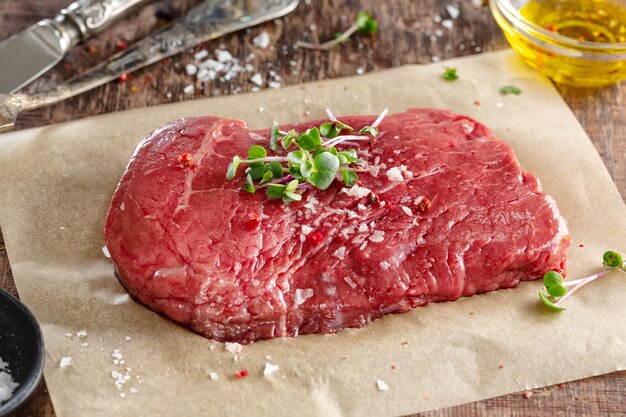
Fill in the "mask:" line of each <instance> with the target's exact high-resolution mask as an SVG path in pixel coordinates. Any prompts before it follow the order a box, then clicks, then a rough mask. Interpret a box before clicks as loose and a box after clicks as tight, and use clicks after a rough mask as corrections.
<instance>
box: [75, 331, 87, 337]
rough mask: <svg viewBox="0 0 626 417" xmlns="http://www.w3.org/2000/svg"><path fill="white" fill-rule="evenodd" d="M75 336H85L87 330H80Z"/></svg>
mask: <svg viewBox="0 0 626 417" xmlns="http://www.w3.org/2000/svg"><path fill="white" fill-rule="evenodd" d="M76 336H77V337H87V330H81V331H79V332H77V333H76Z"/></svg>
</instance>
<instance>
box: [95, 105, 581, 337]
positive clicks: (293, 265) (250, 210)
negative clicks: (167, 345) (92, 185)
mask: <svg viewBox="0 0 626 417" xmlns="http://www.w3.org/2000/svg"><path fill="white" fill-rule="evenodd" d="M374 119H375V116H350V117H342V118H340V120H342V121H343V122H344V123H347V124H349V125H352V126H353V127H355V128H356V129H357V130H358V129H359V128H361V127H363V126H366V125H368V124H371V123H372V122H373V120H374ZM314 125H319V122H307V123H303V124H298V125H291V126H284V127H283V129H286V128H291V127H296V128H297V129H298V130H300V131H302V130H304V129H306V128H307V127H312V126H314ZM379 131H380V134H379V136H378V139H377V140H376V142H375V143H374V144H373V145H371V146H370V145H361V146H360V147H359V148H358V152H359V155H360V156H361V157H362V158H364V159H365V160H367V161H368V163H369V164H370V165H371V166H375V167H378V169H379V172H378V174H377V175H375V176H374V175H373V174H361V176H360V179H361V182H362V185H361V187H358V186H356V187H354V188H351V189H348V188H345V187H344V186H343V183H342V182H340V181H335V183H334V184H333V185H332V186H331V187H330V188H329V189H327V190H325V191H320V190H317V189H310V190H307V191H306V192H305V194H304V198H303V201H301V202H293V203H290V204H286V203H283V202H282V201H279V200H272V199H268V198H267V197H266V196H265V193H264V192H257V193H256V194H249V193H246V192H244V191H241V188H240V187H241V183H242V180H241V179H239V177H237V178H238V179H237V180H233V181H228V180H226V177H225V173H226V168H227V166H228V163H229V162H230V161H231V160H232V158H233V156H234V155H240V156H245V155H247V150H248V148H249V147H250V146H251V145H253V144H259V145H262V146H265V147H267V144H268V138H269V131H268V130H262V131H249V130H248V129H247V128H246V126H245V123H244V122H242V121H238V120H230V119H222V118H218V117H199V118H193V119H182V120H178V121H175V122H172V123H170V124H168V125H165V126H163V127H161V128H160V129H157V130H156V131H154V132H152V133H151V134H150V135H149V136H148V137H147V138H145V139H144V140H143V141H142V142H141V143H140V144H139V146H138V148H137V150H136V151H135V154H134V156H133V158H132V160H131V161H130V163H129V165H128V168H127V170H126V172H125V173H124V175H123V177H122V179H121V182H120V184H119V187H118V189H117V191H116V192H115V195H114V196H113V200H112V203H111V207H110V210H109V213H108V216H107V219H106V225H105V230H104V232H105V239H106V245H107V248H108V250H109V252H110V253H111V257H112V259H113V261H114V262H115V266H116V270H117V275H118V277H119V279H120V281H121V282H122V284H123V285H124V286H125V287H126V288H127V290H128V291H129V292H130V293H131V294H132V295H133V296H134V297H136V299H138V300H140V301H141V302H142V303H144V304H145V305H147V306H149V307H150V308H152V309H153V310H155V311H158V312H162V313H164V314H165V315H167V316H169V317H170V318H172V319H173V320H175V321H177V322H179V323H181V324H183V325H185V326H187V327H189V328H190V329H192V330H193V331H195V332H197V333H199V334H201V335H204V336H206V337H209V338H212V339H215V340H219V341H238V342H241V343H248V342H252V341H255V340H259V339H269V338H273V337H282V336H295V335H298V334H304V333H334V332H337V331H339V330H341V329H343V328H346V327H361V326H364V325H366V324H367V323H369V322H370V321H372V320H374V319H376V318H378V317H381V316H382V315H384V314H389V313H400V312H406V311H408V310H409V309H411V308H413V307H417V306H423V305H425V304H428V303H429V302H438V301H452V300H456V299H458V298H459V297H462V296H471V295H474V294H478V293H484V292H487V291H493V290H497V289H499V288H511V287H514V286H516V285H517V284H518V283H519V282H520V281H522V280H532V279H536V278H539V277H541V276H542V275H543V274H544V273H545V272H547V271H549V270H556V271H563V270H564V268H565V261H566V251H567V248H568V246H569V236H568V231H567V226H566V224H565V221H564V219H563V217H561V215H560V214H559V211H558V209H557V206H556V204H555V202H554V200H553V199H552V198H551V197H550V196H548V195H546V194H545V193H543V192H542V190H541V186H540V184H539V181H538V180H537V178H536V177H535V176H534V175H532V174H530V173H528V172H525V171H524V170H523V169H522V168H521V167H520V165H519V163H518V161H517V159H516V158H515V155H514V153H513V151H512V149H511V148H510V147H509V146H508V145H507V144H506V143H505V142H503V141H501V140H499V139H496V138H495V137H494V136H493V135H492V134H491V132H490V131H489V129H487V128H486V127H485V126H483V125H482V124H480V123H478V122H476V121H475V120H472V119H471V118H469V117H466V116H462V115H458V114H456V113H453V112H450V111H443V110H433V109H411V110H408V111H406V112H404V113H398V114H393V115H389V116H387V117H386V118H385V119H384V120H383V122H382V123H381V124H380V126H379ZM187 153H188V154H190V155H191V163H190V164H189V165H184V164H181V162H180V160H179V158H180V157H181V155H182V154H187ZM185 157H188V155H187V156H185ZM185 157H183V158H182V159H181V160H182V161H183V162H185ZM241 171H242V168H240V173H241ZM398 173H399V174H400V177H398ZM426 200H428V201H430V203H431V204H430V208H427V207H426V206H427V204H425V203H426ZM511 296H515V294H514V293H511Z"/></svg>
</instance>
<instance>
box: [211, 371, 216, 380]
mask: <svg viewBox="0 0 626 417" xmlns="http://www.w3.org/2000/svg"><path fill="white" fill-rule="evenodd" d="M209 378H211V381H215V380H216V379H217V372H211V373H210V374H209Z"/></svg>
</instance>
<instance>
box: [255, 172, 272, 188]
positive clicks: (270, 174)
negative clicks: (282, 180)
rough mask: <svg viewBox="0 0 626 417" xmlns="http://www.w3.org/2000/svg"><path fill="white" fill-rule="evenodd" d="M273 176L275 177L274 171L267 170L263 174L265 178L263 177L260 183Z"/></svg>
mask: <svg viewBox="0 0 626 417" xmlns="http://www.w3.org/2000/svg"><path fill="white" fill-rule="evenodd" d="M272 178H274V174H273V173H272V171H265V174H263V178H262V179H261V182H260V183H259V184H261V185H263V184H265V183H267V182H268V181H269V180H271V179H272Z"/></svg>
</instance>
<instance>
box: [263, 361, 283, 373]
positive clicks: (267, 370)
mask: <svg viewBox="0 0 626 417" xmlns="http://www.w3.org/2000/svg"><path fill="white" fill-rule="evenodd" d="M278 369H279V366H278V365H274V364H271V363H269V362H266V363H265V368H264V369H263V376H270V375H272V374H273V373H274V372H276V371H278Z"/></svg>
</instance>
